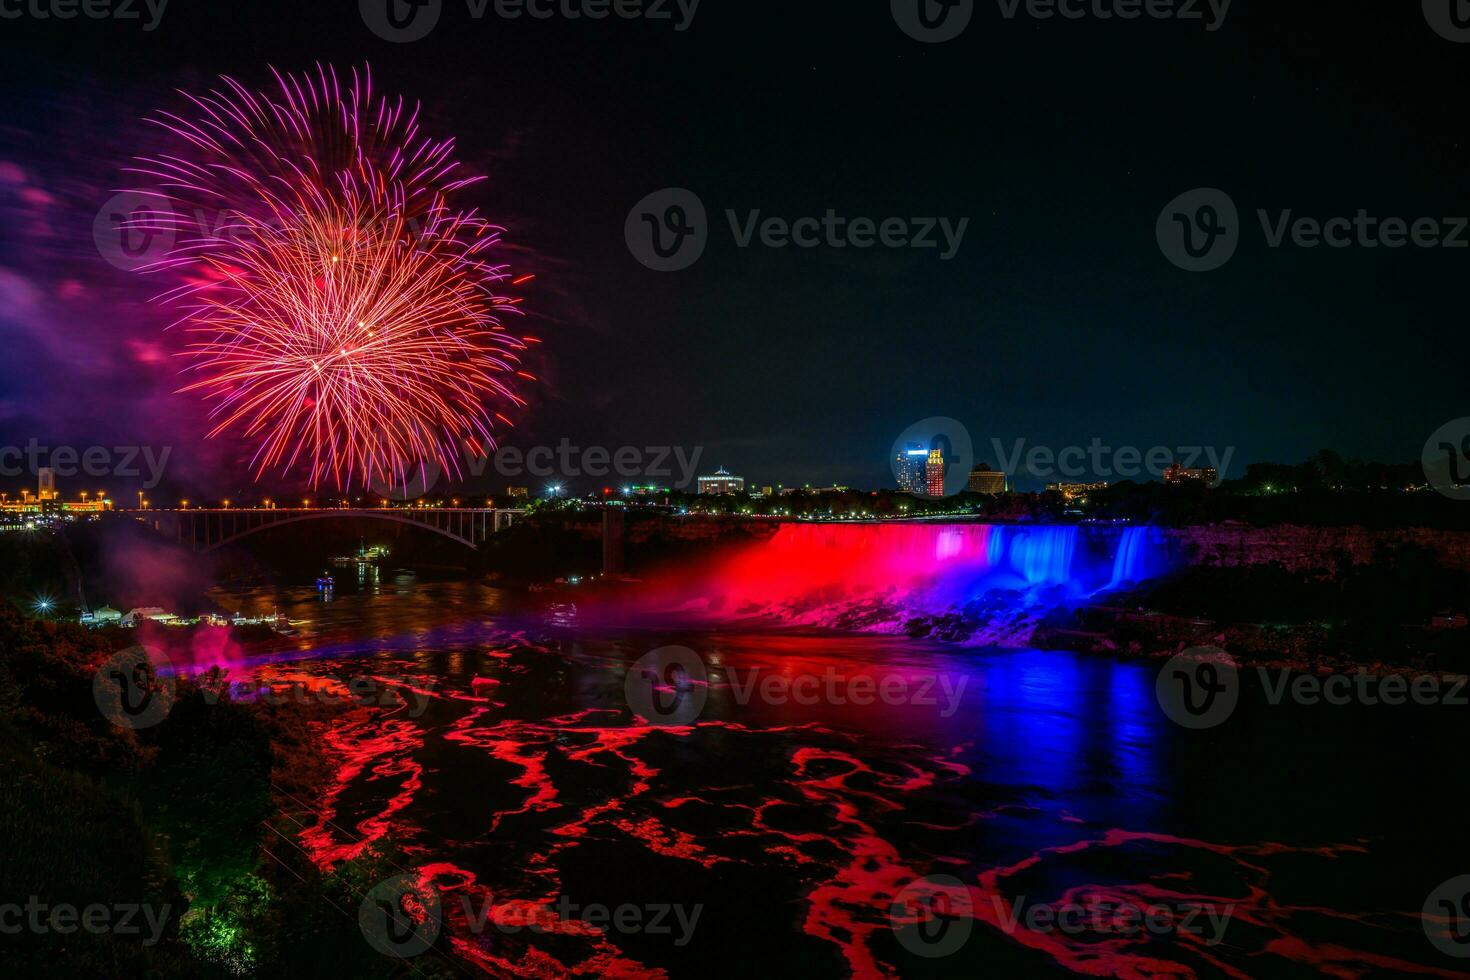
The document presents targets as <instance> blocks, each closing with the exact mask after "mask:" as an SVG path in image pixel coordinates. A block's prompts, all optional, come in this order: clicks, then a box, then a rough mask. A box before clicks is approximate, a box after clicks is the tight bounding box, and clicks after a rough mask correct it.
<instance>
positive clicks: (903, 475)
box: [893, 442, 929, 493]
mask: <svg viewBox="0 0 1470 980" xmlns="http://www.w3.org/2000/svg"><path fill="white" fill-rule="evenodd" d="M928 462H929V450H927V449H925V448H924V446H923V445H922V444H921V443H917V442H911V443H909V444H908V445H906V446H904V447H903V448H902V449H900V450H899V452H898V458H897V459H895V460H894V461H893V464H894V465H893V469H894V472H895V473H896V474H897V476H898V489H900V490H902V491H904V492H905V493H923V492H924V490H925V488H926V487H927V486H928V478H927V477H926V476H925V473H924V469H925V467H926V466H927V465H928Z"/></svg>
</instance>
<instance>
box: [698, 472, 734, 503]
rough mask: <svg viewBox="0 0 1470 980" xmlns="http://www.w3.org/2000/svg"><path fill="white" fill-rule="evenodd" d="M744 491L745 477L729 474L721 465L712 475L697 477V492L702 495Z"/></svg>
mask: <svg viewBox="0 0 1470 980" xmlns="http://www.w3.org/2000/svg"><path fill="white" fill-rule="evenodd" d="M744 492H745V477H743V476H731V475H730V473H729V472H728V471H727V470H726V469H725V468H724V467H723V466H722V467H720V468H719V469H718V470H716V471H715V473H714V475H713V476H702V477H700V478H699V494H700V496H702V497H703V496H718V495H720V494H725V493H744Z"/></svg>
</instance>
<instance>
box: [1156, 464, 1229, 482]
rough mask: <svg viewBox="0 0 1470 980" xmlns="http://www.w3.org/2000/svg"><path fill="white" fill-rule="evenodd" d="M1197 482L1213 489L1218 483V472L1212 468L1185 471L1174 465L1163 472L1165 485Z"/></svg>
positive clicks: (1204, 467)
mask: <svg viewBox="0 0 1470 980" xmlns="http://www.w3.org/2000/svg"><path fill="white" fill-rule="evenodd" d="M1195 481H1198V482H1200V483H1203V484H1204V485H1205V486H1207V487H1213V486H1214V485H1215V484H1217V483H1219V482H1220V471H1219V470H1217V469H1215V468H1214V467H1213V466H1203V467H1200V468H1199V469H1192V470H1187V469H1185V468H1184V467H1183V466H1181V465H1179V464H1178V463H1175V464H1174V465H1173V466H1171V467H1169V468H1168V469H1167V470H1165V471H1164V482H1165V483H1192V482H1195Z"/></svg>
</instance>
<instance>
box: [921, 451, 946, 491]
mask: <svg viewBox="0 0 1470 980" xmlns="http://www.w3.org/2000/svg"><path fill="white" fill-rule="evenodd" d="M924 484H925V487H926V488H927V490H928V493H929V496H931V497H943V496H944V450H943V449H931V450H929V461H928V462H927V463H925V464H924Z"/></svg>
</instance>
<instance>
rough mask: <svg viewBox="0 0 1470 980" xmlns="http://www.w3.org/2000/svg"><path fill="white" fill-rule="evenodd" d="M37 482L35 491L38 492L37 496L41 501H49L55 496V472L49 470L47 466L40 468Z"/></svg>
mask: <svg viewBox="0 0 1470 980" xmlns="http://www.w3.org/2000/svg"><path fill="white" fill-rule="evenodd" d="M37 482H38V486H37V488H36V489H37V490H38V491H39V492H38V494H37V496H39V497H40V498H41V499H42V500H50V499H51V498H52V497H55V496H56V471H55V470H53V469H51V468H50V467H49V466H43V467H41V469H40V471H39V479H38V481H37Z"/></svg>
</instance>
